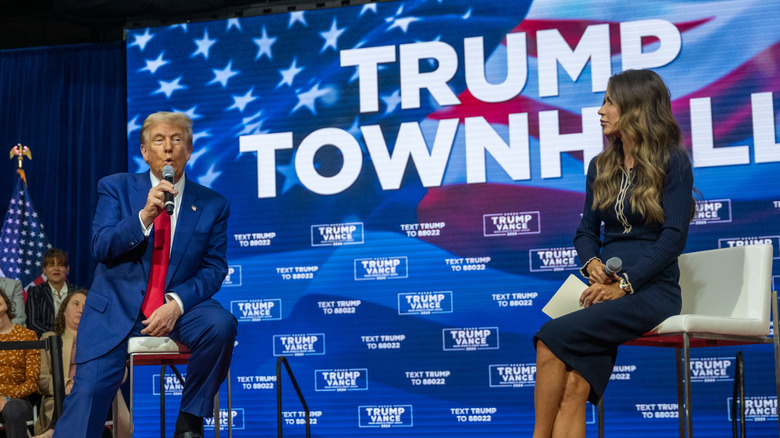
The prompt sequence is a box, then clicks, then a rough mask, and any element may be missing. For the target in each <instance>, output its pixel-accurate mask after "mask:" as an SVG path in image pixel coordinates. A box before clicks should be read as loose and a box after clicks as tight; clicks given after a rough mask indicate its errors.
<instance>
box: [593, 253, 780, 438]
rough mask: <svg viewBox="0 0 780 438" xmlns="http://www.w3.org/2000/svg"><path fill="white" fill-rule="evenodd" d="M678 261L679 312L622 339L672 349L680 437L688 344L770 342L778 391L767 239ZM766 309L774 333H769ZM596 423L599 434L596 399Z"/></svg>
mask: <svg viewBox="0 0 780 438" xmlns="http://www.w3.org/2000/svg"><path fill="white" fill-rule="evenodd" d="M679 264H680V287H681V289H682V311H681V312H680V315H676V316H672V317H670V318H667V319H666V320H665V321H664V322H662V323H661V324H659V325H658V326H657V327H655V328H654V329H653V330H651V331H650V332H648V333H647V334H645V335H644V336H642V337H641V338H638V339H635V340H633V341H629V342H627V343H626V344H625V345H637V346H647V347H673V348H675V349H676V351H677V355H676V357H677V400H678V410H679V426H680V437H685V436H688V437H691V436H692V433H693V428H692V419H691V411H692V409H691V363H690V361H691V354H690V349H691V348H696V347H717V346H733V345H743V344H770V343H774V353H775V389H776V391H777V393H778V394H780V339H779V338H778V337H777V336H778V334H780V332H778V309H777V305H778V303H777V292H771V291H770V289H771V287H770V285H771V279H772V245H750V246H741V247H735V248H722V249H713V250H708V251H700V252H693V253H688V254H683V255H682V256H680V258H679ZM770 302H771V305H770ZM770 312H772V319H773V323H774V337H769V336H768V335H769V326H770ZM681 356H682V361H681ZM681 362H683V363H682V364H681ZM735 378H736V377H735ZM735 415H736V414H735ZM779 427H780V425H779ZM598 429H599V437H603V436H604V421H603V406H602V405H601V404H600V405H599V427H598Z"/></svg>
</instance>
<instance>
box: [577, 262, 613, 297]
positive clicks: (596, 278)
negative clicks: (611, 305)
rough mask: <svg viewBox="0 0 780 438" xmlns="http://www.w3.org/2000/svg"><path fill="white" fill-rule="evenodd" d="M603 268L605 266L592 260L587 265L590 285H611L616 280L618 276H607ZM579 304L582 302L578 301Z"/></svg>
mask: <svg viewBox="0 0 780 438" xmlns="http://www.w3.org/2000/svg"><path fill="white" fill-rule="evenodd" d="M604 268H606V266H604V263H601V260H598V259H593V260H591V261H590V263H588V267H587V271H588V281H589V282H590V284H597V283H598V284H612V283H614V282H615V281H617V280H618V276H617V275H615V274H612V275H607V273H606V272H604ZM580 302H582V301H581V300H580Z"/></svg>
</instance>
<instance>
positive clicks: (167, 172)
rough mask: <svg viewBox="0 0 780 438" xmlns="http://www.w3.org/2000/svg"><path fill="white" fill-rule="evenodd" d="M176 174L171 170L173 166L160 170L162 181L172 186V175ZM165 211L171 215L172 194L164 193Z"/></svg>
mask: <svg viewBox="0 0 780 438" xmlns="http://www.w3.org/2000/svg"><path fill="white" fill-rule="evenodd" d="M175 173H176V172H174V170H173V166H165V167H163V170H162V176H163V179H165V180H166V181H169V182H170V183H171V184H173V175H174V174H175ZM163 200H164V201H165V211H166V212H167V213H168V214H169V215H170V214H173V193H170V192H165V198H164V199H163Z"/></svg>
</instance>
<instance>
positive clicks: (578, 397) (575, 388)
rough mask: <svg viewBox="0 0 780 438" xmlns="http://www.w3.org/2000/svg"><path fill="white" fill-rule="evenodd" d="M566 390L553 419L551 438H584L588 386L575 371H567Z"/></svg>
mask: <svg viewBox="0 0 780 438" xmlns="http://www.w3.org/2000/svg"><path fill="white" fill-rule="evenodd" d="M566 374H567V378H566V388H565V389H564V390H563V398H562V399H561V405H560V408H559V409H558V416H557V417H555V423H554V425H553V432H552V437H553V438H585V413H586V410H585V408H586V404H585V403H586V402H587V401H588V394H590V384H589V383H588V381H587V380H585V379H584V378H582V376H581V375H580V374H579V373H578V372H576V371H569V372H568V373H566Z"/></svg>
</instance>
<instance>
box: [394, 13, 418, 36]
mask: <svg viewBox="0 0 780 438" xmlns="http://www.w3.org/2000/svg"><path fill="white" fill-rule="evenodd" d="M386 21H387V22H391V21H392V22H393V24H391V25H390V27H388V28H387V30H392V29H394V28H396V27H398V28H400V29H401V30H402V31H403V32H404V33H406V31H407V30H409V25H410V24H412V23H414V22H415V21H420V18H418V17H406V18H392V17H390V18H387V19H386Z"/></svg>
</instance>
